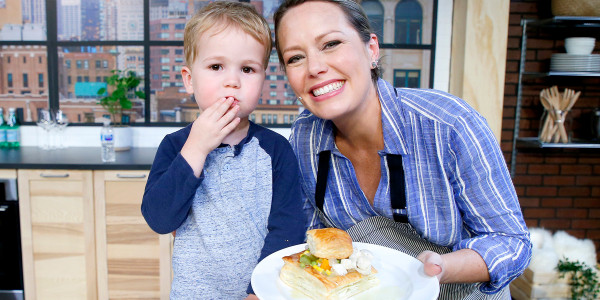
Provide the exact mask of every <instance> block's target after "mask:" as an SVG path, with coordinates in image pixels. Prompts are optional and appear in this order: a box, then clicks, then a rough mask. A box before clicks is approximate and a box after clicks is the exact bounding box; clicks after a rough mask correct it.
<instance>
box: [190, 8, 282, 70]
mask: <svg viewBox="0 0 600 300" xmlns="http://www.w3.org/2000/svg"><path fill="white" fill-rule="evenodd" d="M215 26H220V27H221V28H220V30H219V32H220V31H222V30H225V29H226V28H227V27H229V26H234V27H235V28H238V29H241V30H242V31H244V32H245V33H247V34H249V35H250V36H252V37H253V38H254V39H256V40H257V41H258V42H259V43H261V44H262V45H264V46H265V56H264V61H263V63H264V68H265V69H266V68H267V64H268V62H269V56H271V49H272V48H273V41H272V39H271V29H270V28H269V24H268V23H267V21H266V20H265V18H264V17H263V16H262V15H260V14H259V13H258V12H257V11H256V8H254V6H253V5H251V4H249V3H243V2H233V1H216V2H212V3H210V4H208V5H207V6H205V7H203V8H202V9H201V10H199V11H198V12H197V13H196V14H194V16H192V18H191V19H190V20H189V21H188V22H187V24H186V25H185V31H184V35H183V51H184V53H185V63H186V65H187V66H188V67H190V68H191V66H192V64H193V63H194V59H195V58H196V55H197V52H198V47H199V46H201V45H198V41H199V38H200V36H201V35H202V34H204V33H205V32H207V31H208V30H209V29H211V28H214V27H215Z"/></svg>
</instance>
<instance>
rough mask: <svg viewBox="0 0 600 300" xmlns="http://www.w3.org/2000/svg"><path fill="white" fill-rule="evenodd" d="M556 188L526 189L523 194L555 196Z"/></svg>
mask: <svg viewBox="0 0 600 300" xmlns="http://www.w3.org/2000/svg"><path fill="white" fill-rule="evenodd" d="M556 192H557V188H555V187H544V186H539V187H527V188H526V190H525V194H526V195H527V196H556Z"/></svg>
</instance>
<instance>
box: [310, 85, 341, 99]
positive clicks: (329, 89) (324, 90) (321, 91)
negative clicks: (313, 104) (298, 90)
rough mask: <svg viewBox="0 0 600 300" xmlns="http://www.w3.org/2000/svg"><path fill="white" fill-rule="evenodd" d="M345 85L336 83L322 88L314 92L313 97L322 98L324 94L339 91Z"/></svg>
mask: <svg viewBox="0 0 600 300" xmlns="http://www.w3.org/2000/svg"><path fill="white" fill-rule="evenodd" d="M343 85H344V82H343V81H336V82H334V83H330V84H328V85H326V86H324V87H320V88H318V89H315V90H313V95H315V97H318V96H321V95H323V94H327V93H329V92H333V91H337V90H339V89H340V88H341V87H342V86H343Z"/></svg>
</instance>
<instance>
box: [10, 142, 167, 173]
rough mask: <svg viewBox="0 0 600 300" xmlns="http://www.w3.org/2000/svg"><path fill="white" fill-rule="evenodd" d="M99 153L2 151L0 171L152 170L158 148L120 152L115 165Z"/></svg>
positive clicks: (93, 149) (88, 150) (96, 150)
mask: <svg viewBox="0 0 600 300" xmlns="http://www.w3.org/2000/svg"><path fill="white" fill-rule="evenodd" d="M100 150H101V149H100V147H69V148H66V149H58V150H42V149H41V148H38V147H21V148H18V149H0V169H75V170H150V168H151V167H152V162H153V161H154V155H155V154H156V150H157V149H156V148H132V149H130V150H128V151H117V152H116V161H115V162H113V163H103V162H102V159H101V158H100Z"/></svg>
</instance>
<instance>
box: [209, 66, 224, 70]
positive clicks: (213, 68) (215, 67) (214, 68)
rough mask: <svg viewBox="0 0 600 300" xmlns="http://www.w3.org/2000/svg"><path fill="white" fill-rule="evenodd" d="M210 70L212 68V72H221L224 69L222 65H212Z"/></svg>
mask: <svg viewBox="0 0 600 300" xmlns="http://www.w3.org/2000/svg"><path fill="white" fill-rule="evenodd" d="M209 68H210V69H211V70H213V71H219V70H221V69H222V68H223V67H222V66H221V65H211V66H210V67H209Z"/></svg>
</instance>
